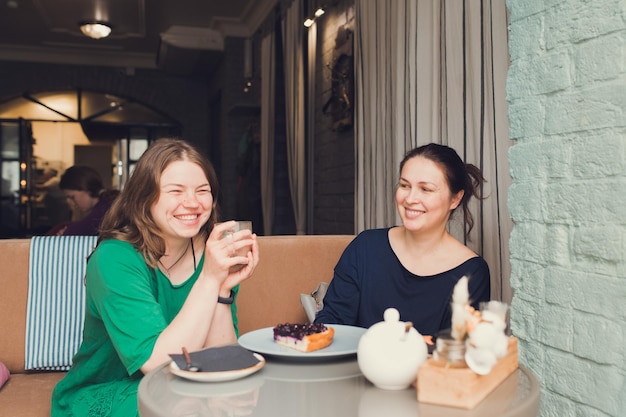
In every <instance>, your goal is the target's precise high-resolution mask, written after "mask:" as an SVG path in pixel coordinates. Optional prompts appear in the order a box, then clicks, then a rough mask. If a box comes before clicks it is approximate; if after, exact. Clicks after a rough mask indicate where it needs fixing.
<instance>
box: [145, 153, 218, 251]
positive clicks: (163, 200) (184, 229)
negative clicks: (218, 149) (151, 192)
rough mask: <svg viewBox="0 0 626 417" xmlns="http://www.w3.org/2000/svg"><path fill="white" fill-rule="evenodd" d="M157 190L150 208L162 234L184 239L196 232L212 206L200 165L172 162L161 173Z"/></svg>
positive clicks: (207, 185) (208, 188)
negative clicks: (157, 192)
mask: <svg viewBox="0 0 626 417" xmlns="http://www.w3.org/2000/svg"><path fill="white" fill-rule="evenodd" d="M159 190H160V192H159V198H158V199H157V201H156V203H154V205H153V206H152V208H151V210H150V211H151V214H152V217H153V219H154V221H155V223H156V224H157V226H158V227H159V228H160V229H161V230H162V231H163V234H164V237H165V238H166V239H168V238H174V239H179V238H185V239H188V238H190V237H193V236H195V235H197V234H198V233H199V231H200V228H201V227H202V226H203V225H204V224H205V223H206V222H207V221H208V220H209V217H210V216H211V211H212V209H213V195H212V194H211V186H210V184H209V180H208V179H207V177H206V175H205V173H204V171H203V170H202V168H201V167H200V165H198V164H196V163H194V162H191V161H175V162H172V163H171V164H169V165H168V166H167V168H165V170H164V171H163V173H162V174H161V178H160V181H159Z"/></svg>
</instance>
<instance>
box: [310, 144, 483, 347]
mask: <svg viewBox="0 0 626 417" xmlns="http://www.w3.org/2000/svg"><path fill="white" fill-rule="evenodd" d="M484 181H485V180H484V178H483V176H482V174H481V172H480V170H479V169H478V168H477V167H475V166H474V165H472V164H465V163H464V162H463V161H462V160H461V158H460V157H459V156H458V154H457V153H456V151H454V149H452V148H450V147H448V146H443V145H438V144H434V143H431V144H428V145H424V146H421V147H418V148H415V149H413V150H411V151H409V152H408V153H407V154H406V156H405V158H404V159H403V161H402V162H401V164H400V179H399V181H398V186H397V190H396V206H397V209H398V213H399V215H400V218H401V219H402V225H401V226H395V227H391V228H387V229H375V230H366V231H364V232H362V233H360V234H359V235H358V236H357V237H356V238H355V239H354V240H353V241H352V242H351V243H350V244H349V245H348V247H347V248H346V250H345V251H344V253H343V254H342V256H341V258H340V259H339V262H338V263H337V265H336V267H335V274H334V277H333V279H332V281H331V283H330V286H329V288H328V291H327V293H326V296H325V298H324V308H323V309H322V310H321V311H320V312H319V313H318V314H317V316H316V318H315V322H316V323H327V324H332V323H336V324H348V325H353V326H361V327H369V326H371V325H372V324H374V323H377V322H379V321H382V320H383V312H384V311H385V309H387V308H389V307H394V308H396V309H397V310H398V311H399V312H400V319H401V320H402V321H410V322H412V323H413V325H414V326H415V328H416V329H417V330H418V331H419V332H420V333H421V334H422V335H436V334H437V332H439V331H440V330H444V329H447V328H450V326H451V316H452V313H451V309H450V301H451V297H452V290H453V288H454V285H455V284H456V283H457V281H458V280H459V279H460V278H461V277H463V276H468V277H469V294H470V302H471V303H472V306H473V307H474V308H476V309H478V304H479V303H480V302H481V301H487V300H489V297H490V275H489V266H488V265H487V263H486V262H485V260H484V259H483V258H482V257H481V256H479V255H477V254H476V253H475V252H474V251H472V250H471V249H470V248H468V247H467V246H465V245H464V244H463V243H461V242H459V241H458V240H457V239H456V238H455V237H454V236H452V235H451V234H450V233H449V232H448V230H447V224H448V220H449V219H450V216H451V215H452V213H453V212H454V211H455V210H456V209H457V208H458V207H461V208H462V210H463V214H464V218H465V234H466V236H468V235H469V233H470V231H471V229H472V227H473V218H472V215H471V213H470V211H469V208H468V203H469V200H470V199H471V197H472V196H475V197H477V198H481V197H480V193H479V191H480V189H481V186H482V184H483V182H484Z"/></svg>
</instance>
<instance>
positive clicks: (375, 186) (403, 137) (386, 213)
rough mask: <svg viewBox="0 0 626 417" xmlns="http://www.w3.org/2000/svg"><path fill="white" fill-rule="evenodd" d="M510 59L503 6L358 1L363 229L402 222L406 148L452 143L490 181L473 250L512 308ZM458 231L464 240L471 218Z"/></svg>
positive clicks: (455, 223)
mask: <svg viewBox="0 0 626 417" xmlns="http://www.w3.org/2000/svg"><path fill="white" fill-rule="evenodd" d="M508 62H509V61H508V47H507V16H506V6H505V4H504V2H503V1H499V0H494V1H489V0H482V1H478V0H464V1H459V0H394V1H393V2H381V1H377V0H356V53H355V65H356V66H355V68H356V74H355V75H356V83H357V88H356V94H357V95H356V112H357V117H356V120H357V123H356V141H357V142H356V170H357V172H356V185H355V187H356V190H355V194H356V197H355V198H356V208H355V210H356V228H357V230H356V231H357V232H359V231H361V230H364V229H369V228H375V227H386V226H391V225H395V224H398V223H399V222H400V219H399V218H398V215H397V212H396V209H395V203H394V199H393V195H394V190H395V183H396V181H397V178H398V168H399V164H400V161H401V159H402V156H403V155H404V153H405V152H406V151H408V150H410V149H411V148H413V147H415V146H418V145H422V144H426V143H429V142H437V143H442V144H446V145H449V146H451V147H453V148H454V149H456V151H457V152H458V153H459V154H460V155H461V157H462V158H463V159H464V160H465V161H466V162H468V163H472V164H474V165H476V166H478V167H480V168H481V169H482V170H483V174H484V175H485V178H486V179H487V181H488V182H487V184H486V188H485V190H484V193H485V194H486V195H488V198H487V199H485V200H483V201H474V204H473V205H472V207H471V209H472V213H473V216H474V220H475V225H474V230H473V232H472V234H471V236H470V239H471V241H467V242H466V243H467V244H468V246H470V247H471V248H472V249H473V250H475V251H476V252H477V253H479V254H481V255H482V256H483V257H485V259H486V260H487V262H488V263H489V266H490V269H491V274H492V297H493V298H494V299H500V300H504V301H507V302H510V300H511V295H512V292H511V288H510V284H509V278H510V261H509V251H508V241H509V236H510V231H511V228H512V222H511V220H510V218H509V216H508V211H507V207H506V195H507V190H508V187H509V185H510V182H511V179H510V176H509V172H508V165H507V151H508V148H509V146H510V140H509V139H508V120H507V104H506V96H505V79H506V71H507V69H508ZM450 230H451V232H452V233H453V234H454V235H455V236H456V237H457V238H459V239H460V240H461V241H463V219H462V213H461V212H459V213H456V215H455V218H453V219H452V221H451V222H450Z"/></svg>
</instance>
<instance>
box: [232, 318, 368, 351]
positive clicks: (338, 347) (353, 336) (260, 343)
mask: <svg viewBox="0 0 626 417" xmlns="http://www.w3.org/2000/svg"><path fill="white" fill-rule="evenodd" d="M326 326H328V327H332V328H334V329H335V336H334V337H333V343H331V344H330V346H328V347H325V348H324V349H320V350H314V351H313V352H300V351H297V350H295V349H291V348H288V347H286V346H281V345H279V344H278V343H276V342H274V328H273V327H266V328H264V329H259V330H254V331H251V332H249V333H246V334H244V335H242V336H240V337H239V345H241V346H243V347H244V348H246V349H248V350H251V351H253V352H258V353H263V354H264V355H273V356H280V357H282V358H289V359H315V358H335V357H339V356H347V355H354V354H356V351H357V348H358V346H359V339H360V338H361V336H362V335H363V333H365V331H366V330H367V329H364V328H362V327H355V326H346V325H343V324H327V325H326Z"/></svg>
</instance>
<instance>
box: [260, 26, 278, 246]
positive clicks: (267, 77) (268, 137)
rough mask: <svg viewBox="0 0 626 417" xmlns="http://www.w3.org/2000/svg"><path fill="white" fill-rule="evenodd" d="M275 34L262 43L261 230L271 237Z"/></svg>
mask: <svg viewBox="0 0 626 417" xmlns="http://www.w3.org/2000/svg"><path fill="white" fill-rule="evenodd" d="M274 42H275V35H274V32H269V33H268V34H267V35H265V36H264V37H263V39H262V40H261V204H262V206H263V231H264V234H265V235H268V236H269V235H271V234H272V226H273V223H274V98H275V97H274V92H275V91H276V88H275V83H276V68H275V60H276V51H275V45H274Z"/></svg>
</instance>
